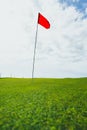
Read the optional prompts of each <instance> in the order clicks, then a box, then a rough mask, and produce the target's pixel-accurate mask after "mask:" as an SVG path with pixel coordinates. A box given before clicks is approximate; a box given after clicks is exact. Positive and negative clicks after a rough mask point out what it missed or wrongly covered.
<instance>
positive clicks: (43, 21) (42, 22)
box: [38, 13, 50, 29]
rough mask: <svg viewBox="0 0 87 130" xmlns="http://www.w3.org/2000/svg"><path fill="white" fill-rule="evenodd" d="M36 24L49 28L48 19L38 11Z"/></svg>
mask: <svg viewBox="0 0 87 130" xmlns="http://www.w3.org/2000/svg"><path fill="white" fill-rule="evenodd" d="M38 24H40V25H41V26H43V27H44V28H46V29H48V28H50V23H49V21H48V20H47V19H46V18H45V17H44V16H43V15H42V14H40V13H39V14H38Z"/></svg>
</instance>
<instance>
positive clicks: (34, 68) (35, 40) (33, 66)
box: [32, 20, 38, 79]
mask: <svg viewBox="0 0 87 130" xmlns="http://www.w3.org/2000/svg"><path fill="white" fill-rule="evenodd" d="M37 34H38V20H37V27H36V35H35V46H34V55H33V68H32V79H33V78H34V69H35V58H36V57H35V56H36V46H37Z"/></svg>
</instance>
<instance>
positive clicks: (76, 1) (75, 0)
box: [60, 0, 87, 12]
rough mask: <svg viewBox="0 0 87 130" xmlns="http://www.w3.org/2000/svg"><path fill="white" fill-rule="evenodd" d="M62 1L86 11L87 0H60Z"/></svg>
mask: <svg viewBox="0 0 87 130" xmlns="http://www.w3.org/2000/svg"><path fill="white" fill-rule="evenodd" d="M60 2H61V3H67V5H68V6H75V7H76V8H77V9H78V10H79V11H82V12H85V9H86V8H87V0H60Z"/></svg>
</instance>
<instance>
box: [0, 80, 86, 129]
mask: <svg viewBox="0 0 87 130" xmlns="http://www.w3.org/2000/svg"><path fill="white" fill-rule="evenodd" d="M0 130H87V78H78V79H35V80H34V82H31V79H16V78H15V79H13V78H12V79H10V78H1V79H0Z"/></svg>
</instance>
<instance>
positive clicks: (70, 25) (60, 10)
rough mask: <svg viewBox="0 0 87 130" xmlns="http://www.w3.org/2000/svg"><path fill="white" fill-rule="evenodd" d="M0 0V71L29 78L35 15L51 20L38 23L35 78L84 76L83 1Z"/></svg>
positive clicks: (86, 23)
mask: <svg viewBox="0 0 87 130" xmlns="http://www.w3.org/2000/svg"><path fill="white" fill-rule="evenodd" d="M59 1H60V0H46V1H44V0H37V2H36V1H35V0H3V1H0V18H1V19H0V73H1V75H2V76H10V75H12V76H15V77H31V74H32V59H33V51H34V50H33V49H34V43H35V32H36V24H37V19H38V18H37V14H38V12H40V13H41V14H43V15H44V16H45V17H46V18H47V19H48V20H49V22H50V24H51V27H50V29H48V30H46V29H44V28H43V27H41V26H40V25H38V39H37V53H36V62H35V77H53V78H55V77H86V76H87V17H86V15H87V4H86V1H85V0H83V1H82V0H81V1H80V0H65V1H64V0H63V1H61V2H59Z"/></svg>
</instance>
